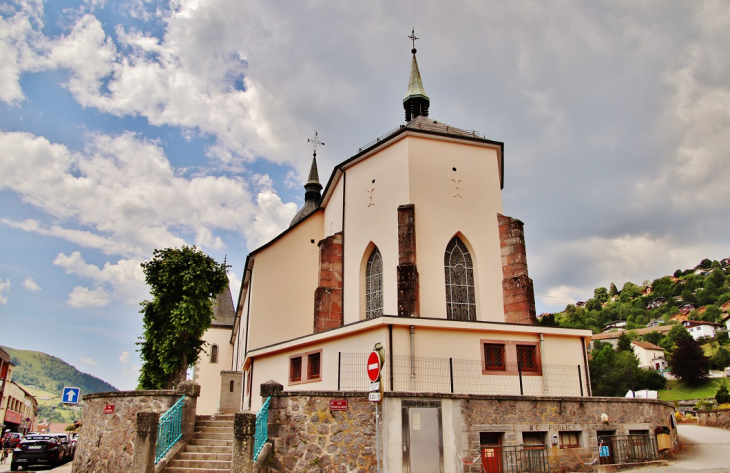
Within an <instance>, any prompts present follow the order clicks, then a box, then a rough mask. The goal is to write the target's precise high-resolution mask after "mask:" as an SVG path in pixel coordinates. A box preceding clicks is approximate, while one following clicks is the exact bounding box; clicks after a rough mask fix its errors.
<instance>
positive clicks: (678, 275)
mask: <svg viewBox="0 0 730 473" xmlns="http://www.w3.org/2000/svg"><path fill="white" fill-rule="evenodd" d="M681 276H682V270H681V269H678V270H676V271H675V272H674V277H675V278H679V277H681Z"/></svg>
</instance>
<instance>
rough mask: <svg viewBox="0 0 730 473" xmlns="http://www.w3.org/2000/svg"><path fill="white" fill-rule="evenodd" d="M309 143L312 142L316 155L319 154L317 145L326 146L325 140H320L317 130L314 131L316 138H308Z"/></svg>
mask: <svg viewBox="0 0 730 473" xmlns="http://www.w3.org/2000/svg"><path fill="white" fill-rule="evenodd" d="M307 143H312V148H313V150H314V155H315V156H317V146H319V145H322V146H324V142H322V141H319V137H318V135H317V132H316V131H315V132H314V138H307Z"/></svg>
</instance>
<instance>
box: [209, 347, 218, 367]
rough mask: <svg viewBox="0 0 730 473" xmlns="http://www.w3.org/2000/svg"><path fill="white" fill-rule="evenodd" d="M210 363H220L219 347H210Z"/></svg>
mask: <svg viewBox="0 0 730 473" xmlns="http://www.w3.org/2000/svg"><path fill="white" fill-rule="evenodd" d="M210 362H211V363H218V345H213V346H212V347H210Z"/></svg>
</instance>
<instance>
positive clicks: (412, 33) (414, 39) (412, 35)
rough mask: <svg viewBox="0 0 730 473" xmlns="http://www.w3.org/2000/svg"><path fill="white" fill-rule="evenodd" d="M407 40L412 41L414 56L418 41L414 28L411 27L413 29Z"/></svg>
mask: <svg viewBox="0 0 730 473" xmlns="http://www.w3.org/2000/svg"><path fill="white" fill-rule="evenodd" d="M408 39H410V40H411V41H413V54H416V40H417V39H418V37H417V36H416V28H415V27H413V29H411V35H410V36H408Z"/></svg>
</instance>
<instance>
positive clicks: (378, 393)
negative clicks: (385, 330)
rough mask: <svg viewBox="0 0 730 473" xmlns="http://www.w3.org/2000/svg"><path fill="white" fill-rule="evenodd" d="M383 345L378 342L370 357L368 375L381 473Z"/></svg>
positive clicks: (369, 396)
mask: <svg viewBox="0 0 730 473" xmlns="http://www.w3.org/2000/svg"><path fill="white" fill-rule="evenodd" d="M383 353H384V350H383V345H382V344H381V343H380V342H378V343H376V344H375V347H374V348H373V351H372V352H370V355H368V361H367V366H366V368H367V374H368V379H369V380H370V389H369V392H368V400H369V401H371V402H375V461H376V463H377V470H378V473H380V404H381V403H382V402H383V394H384V393H383V383H381V382H380V370H381V369H382V368H383V363H384V362H385V359H384V356H383Z"/></svg>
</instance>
